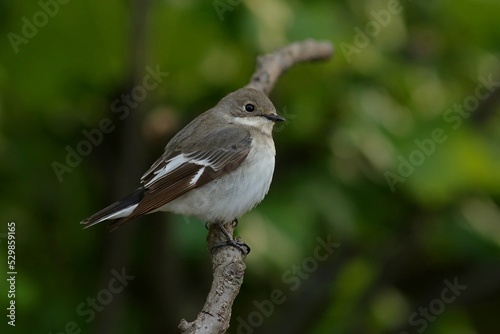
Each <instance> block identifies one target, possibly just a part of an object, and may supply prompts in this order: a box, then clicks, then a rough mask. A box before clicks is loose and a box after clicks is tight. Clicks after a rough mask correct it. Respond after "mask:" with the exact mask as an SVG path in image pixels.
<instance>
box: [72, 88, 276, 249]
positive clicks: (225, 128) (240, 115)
mask: <svg viewBox="0 0 500 334" xmlns="http://www.w3.org/2000/svg"><path fill="white" fill-rule="evenodd" d="M284 120H285V119H284V118H283V117H281V116H279V115H278V114H277V113H276V108H275V107H274V105H273V103H272V102H271V101H270V100H269V98H268V97H267V96H266V95H265V94H264V93H263V92H262V91H259V90H256V89H252V88H241V89H239V90H237V91H235V92H232V93H230V94H228V95H226V96H225V97H224V98H222V99H221V100H220V101H219V103H217V105H216V106H215V107H214V108H212V109H210V110H208V111H206V112H204V113H203V114H201V115H200V116H198V117H197V118H195V119H194V120H193V121H192V122H191V123H189V124H188V125H187V126H186V127H185V128H183V129H182V130H181V131H179V132H178V133H177V134H176V135H175V136H174V137H173V138H172V139H171V140H170V142H169V143H168V144H167V146H166V147H165V152H164V153H163V154H162V156H161V157H160V158H159V159H158V160H156V162H155V163H154V164H153V165H152V166H151V168H149V169H148V170H147V171H146V173H144V175H143V176H142V178H141V184H142V185H141V187H139V188H138V189H137V190H135V191H134V192H132V193H131V194H130V195H128V196H126V197H125V198H123V199H122V200H120V201H118V202H116V203H114V204H111V205H110V206H108V207H106V208H104V209H102V210H101V211H99V212H97V213H96V214H94V215H92V216H91V217H90V218H88V219H85V220H83V221H82V222H81V224H84V225H87V226H86V227H91V226H93V225H95V224H98V223H100V222H103V221H105V220H113V219H119V220H115V221H114V222H112V223H111V224H110V226H111V227H113V228H116V227H118V226H120V225H122V224H124V223H126V222H128V221H130V220H132V219H134V218H137V217H140V216H142V215H144V214H149V213H152V212H157V211H168V212H173V213H177V214H183V215H189V216H196V217H199V218H200V219H202V220H204V221H205V222H207V223H208V224H213V223H215V224H217V225H218V226H219V227H220V228H221V229H222V231H223V232H224V234H225V236H226V237H227V238H228V244H233V241H234V240H232V238H231V237H230V236H229V234H228V233H227V231H225V229H224V228H223V226H222V224H223V223H227V222H233V221H237V219H238V218H239V217H240V216H242V215H243V214H245V213H246V212H247V211H249V210H251V209H252V208H254V207H255V206H256V205H257V204H258V203H260V202H261V201H262V200H263V199H264V197H265V195H266V194H267V192H268V190H269V187H270V185H271V180H272V177H273V172H274V158H275V155H276V150H275V147H274V141H273V138H272V130H273V126H274V124H275V123H276V122H283V121H284Z"/></svg>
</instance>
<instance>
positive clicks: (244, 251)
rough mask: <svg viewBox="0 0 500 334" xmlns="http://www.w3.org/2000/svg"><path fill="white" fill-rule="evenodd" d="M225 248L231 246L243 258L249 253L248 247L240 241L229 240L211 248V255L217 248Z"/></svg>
mask: <svg viewBox="0 0 500 334" xmlns="http://www.w3.org/2000/svg"><path fill="white" fill-rule="evenodd" d="M226 246H231V247H234V248H236V249H238V250H239V251H240V252H241V254H243V256H247V255H248V254H249V253H250V247H249V246H248V245H247V244H246V243H244V242H243V241H241V240H238V239H231V240H226V241H224V242H221V243H218V244H217V245H215V246H214V247H212V253H213V252H214V251H215V250H216V249H219V248H222V247H226Z"/></svg>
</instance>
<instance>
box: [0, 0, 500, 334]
mask: <svg viewBox="0 0 500 334" xmlns="http://www.w3.org/2000/svg"><path fill="white" fill-rule="evenodd" d="M41 3H50V4H52V6H54V5H53V4H54V3H56V2H54V1H50V0H47V1H45V2H44V0H42V2H41ZM214 3H215V4H218V5H219V6H220V5H223V4H226V6H229V7H225V8H226V9H230V10H226V11H224V12H223V13H221V12H220V10H221V8H222V7H217V8H219V13H218V11H217V9H216V6H215V5H214ZM230 3H232V4H234V5H230ZM238 3H239V4H238ZM392 5H394V1H384V0H356V1H347V0H346V1H327V0H316V1H298V0H296V1H283V0H267V1H263V0H260V1H259V0H245V1H242V2H239V1H225V0H220V1H215V2H213V1H199V0H189V1H178V0H170V1H139V0H137V1H128V2H125V1H117V0H108V1H96V0H87V1H68V2H67V3H65V4H58V5H57V12H55V8H56V7H52V11H54V15H52V16H53V17H50V18H49V19H48V20H47V22H46V24H43V25H41V27H39V28H38V29H37V30H38V31H37V32H36V34H35V36H34V37H32V38H27V39H26V40H25V42H23V43H21V44H18V45H17V46H16V47H13V45H12V43H11V41H10V40H9V39H12V36H13V35H9V34H10V33H14V34H17V35H18V36H21V37H22V36H23V31H22V29H23V25H24V24H25V21H23V18H24V17H25V18H26V19H27V20H28V21H30V22H33V16H34V15H37V14H36V13H38V12H40V11H41V10H42V7H41V5H40V3H37V2H35V1H31V2H20V1H6V0H3V1H0V36H2V37H1V39H0V158H1V161H2V164H1V165H0V175H1V176H2V191H1V193H0V222H1V224H2V225H1V226H2V228H1V230H0V247H1V253H0V254H6V247H7V244H6V233H7V223H8V222H10V221H14V222H16V241H17V244H16V245H17V251H16V269H17V272H18V275H17V281H16V306H17V318H16V327H15V328H12V327H10V326H7V325H6V322H7V320H6V316H5V314H6V313H7V311H6V307H7V303H8V299H7V287H6V284H5V282H6V281H5V279H6V274H5V273H6V272H7V266H6V261H5V260H4V259H5V258H6V256H5V257H4V256H2V261H0V272H1V275H0V278H1V282H2V284H1V285H0V286H1V287H2V291H0V305H1V309H2V312H1V313H2V317H1V319H2V320H1V324H0V326H1V327H0V328H4V326H5V328H6V331H4V330H2V332H3V333H4V332H5V333H11V332H12V333H73V332H74V333H158V332H167V333H174V332H176V326H177V324H178V323H179V321H180V319H181V318H183V317H185V318H187V319H188V320H192V319H194V318H195V316H196V314H197V312H198V311H199V310H200V309H201V306H202V304H203V302H204V298H205V296H206V293H207V291H208V289H209V286H210V282H211V270H210V264H209V263H208V257H207V255H206V249H205V235H206V230H205V229H204V227H203V224H202V222H199V221H196V220H195V219H191V218H187V217H178V216H173V215H169V214H154V215H151V216H148V217H144V218H140V219H138V220H137V221H135V222H133V223H131V224H128V225H127V226H124V227H123V228H121V229H120V230H118V231H117V232H114V233H111V234H110V233H108V232H107V231H106V229H105V228H104V226H97V227H95V228H93V229H90V230H82V228H81V226H80V225H79V224H78V223H79V221H80V220H82V219H83V218H86V217H88V216H89V215H90V214H92V213H93V212H95V211H97V210H99V209H100V208H102V207H104V206H105V205H107V204H109V203H111V202H113V201H115V200H117V199H119V198H120V197H121V196H124V195H126V194H127V193H128V192H130V191H132V190H133V189H135V187H137V186H138V180H139V178H140V176H141V175H142V172H143V171H144V170H146V169H147V168H148V167H149V165H150V164H151V163H152V162H154V160H155V159H156V157H157V156H158V155H159V154H160V153H161V152H162V149H163V146H164V145H165V143H166V142H167V140H168V139H169V138H170V137H171V136H172V135H173V134H174V133H175V132H176V131H178V130H179V129H180V128H181V127H182V126H183V125H185V124H187V122H188V121H189V120H191V119H192V118H194V117H195V116H196V115H198V114H199V113H201V112H202V111H204V110H206V109H208V108H210V107H211V106H213V105H214V104H215V103H216V102H217V101H218V99H219V98H221V97H222V96H224V95H225V94H227V93H228V92H230V91H233V90H235V89H237V88H239V87H241V86H243V85H244V84H246V82H247V81H248V80H249V78H250V75H251V73H252V72H253V69H254V66H255V57H256V56H257V55H258V54H262V53H266V52H271V51H273V50H274V49H276V48H277V47H280V46H283V45H285V44H287V43H289V42H292V41H297V40H302V39H305V38H315V39H325V40H329V41H331V42H333V43H334V44H335V45H336V48H337V52H336V55H335V56H334V58H333V59H332V60H331V61H329V62H326V63H314V64H306V65H300V66H297V67H294V68H292V69H291V70H290V71H289V72H288V73H287V74H286V75H284V76H283V77H281V79H280V80H279V82H278V84H277V86H276V87H275V89H274V91H273V93H272V95H271V98H272V100H273V101H274V103H275V105H276V107H277V109H278V111H279V112H280V113H281V114H283V115H284V116H285V117H286V118H287V120H288V121H287V123H285V125H284V126H282V127H280V128H278V129H277V130H278V131H276V132H275V142H276V146H277V152H278V155H277V165H276V171H275V177H274V181H273V185H272V187H271V190H270V193H269V194H268V196H267V197H266V199H265V201H264V202H263V203H262V204H260V205H259V206H258V207H257V208H256V209H255V210H253V211H252V212H250V213H248V214H247V215H245V216H244V217H242V218H241V219H240V225H239V227H238V229H237V234H238V235H240V236H241V237H242V239H243V240H245V241H246V242H247V243H248V244H249V245H250V246H251V247H252V253H251V254H250V255H249V257H248V258H247V265H248V268H247V272H246V276H245V282H244V286H243V288H242V291H241V293H240V295H239V297H238V298H237V300H236V303H235V305H234V308H233V318H232V326H231V328H230V330H229V332H230V333H252V332H253V333H314V334H320V333H374V334H376V333H405V332H406V333H422V332H425V333H429V334H432V333H458V334H460V333H463V334H466V333H467V334H470V333H496V332H497V331H496V330H495V328H497V327H498V319H497V318H498V314H499V313H500V257H499V255H500V210H499V201H500V173H499V167H500V154H499V153H500V148H499V145H498V143H499V139H500V116H499V115H500V113H499V112H500V91H499V90H498V89H496V90H494V91H492V92H491V93H490V94H488V97H487V98H485V99H483V100H481V101H480V103H479V104H478V105H477V106H475V107H474V108H473V109H474V110H473V111H472V112H471V113H470V115H469V114H467V115H465V114H464V115H465V116H463V115H461V116H460V117H459V118H458V119H459V120H460V122H461V123H460V125H458V126H457V127H456V129H455V128H453V127H452V125H454V124H455V125H456V124H458V123H455V122H449V121H446V118H445V117H446V116H445V115H448V116H449V117H451V116H454V117H457V115H459V114H457V113H455V112H454V111H453V108H454V106H455V104H459V105H460V104H464V103H467V101H469V102H470V101H474V100H473V99H472V97H474V96H475V94H476V93H475V90H476V87H477V86H478V85H479V84H480V83H481V79H479V78H484V79H488V78H491V80H493V81H494V82H498V81H500V59H499V55H500V49H499V43H498V41H499V40H500V24H499V21H498V13H499V10H500V2H498V1H495V0H481V1H479V0H478V1H474V0H456V1H446V0H436V1H410V0H402V1H401V4H400V6H401V7H402V8H401V9H402V10H401V12H400V13H395V14H391V15H390V17H389V18H388V20H387V22H384V25H385V26H382V25H381V24H380V23H374V22H377V21H376V15H375V16H374V13H380V11H381V10H385V11H387V10H388V8H389V6H392ZM221 18H222V20H221ZM39 19H40V18H39ZM377 24H378V29H377ZM358 29H359V30H358ZM367 29H368V30H367ZM370 29H373V30H370ZM359 31H362V32H365V33H366V34H367V35H366V36H365V37H364V39H363V37H359V36H358V37H357V40H356V35H357V34H358V35H359V34H360V33H359ZM9 36H10V37H9ZM23 38H24V37H23ZM356 41H357V42H356ZM356 43H357V44H356ZM352 47H356V49H352ZM16 49H17V52H16ZM147 66H149V67H150V68H155V67H156V66H159V68H160V69H161V70H162V71H164V72H168V73H169V75H168V76H167V77H166V78H165V79H164V80H163V81H162V82H161V83H160V84H159V86H158V88H156V89H154V90H152V91H151V92H149V93H148V95H147V98H146V99H145V100H144V101H141V102H140V103H138V106H137V107H135V108H131V111H130V115H129V116H128V117H126V118H125V119H124V120H121V119H120V118H119V117H118V116H119V115H118V114H116V113H113V112H112V109H111V105H112V103H113V101H115V100H116V99H120V96H121V95H122V94H129V93H130V92H131V91H132V90H133V89H134V87H136V86H137V85H138V84H141V82H142V79H143V78H144V76H145V75H146V74H147V71H146V69H145V68H146V67H147ZM483 92H484V90H483ZM450 108H451V109H450ZM450 110H451V111H450ZM103 118H109V119H111V120H112V122H113V125H115V130H114V131H112V132H111V133H109V134H104V135H103V139H102V142H101V143H99V145H96V146H93V148H92V151H91V153H90V154H88V156H86V157H83V158H82V161H81V163H79V164H78V165H77V166H76V167H74V168H71V170H72V171H71V172H66V173H64V174H63V175H62V182H59V180H58V177H57V176H56V173H55V172H54V169H53V163H54V162H59V163H61V164H65V163H66V162H65V159H66V155H67V147H68V146H69V147H71V148H73V149H76V147H77V145H78V144H79V143H80V142H81V141H82V140H85V136H84V134H83V133H82V131H83V130H87V131H90V130H92V129H96V128H98V126H99V122H100V121H101V120H102V119H103ZM455 119H456V118H455ZM456 122H458V120H457V121H456ZM435 129H441V130H442V136H444V137H446V140H444V142H443V143H436V142H434V148H433V149H431V148H430V147H431V146H432V145H431V144H428V145H430V146H428V147H429V150H430V151H429V152H431V153H429V154H424V153H422V154H420V156H421V157H423V158H421V159H420V160H418V154H419V153H415V152H417V151H421V149H420V148H419V146H418V145H417V144H416V142H415V141H416V140H417V141H420V142H426V143H429V140H430V138H432V133H433V131H434V130H435ZM412 154H413V159H417V160H415V161H418V166H415V167H414V171H413V172H411V175H409V176H408V177H404V178H402V179H400V181H401V182H397V183H396V184H395V185H394V189H393V190H394V191H392V190H391V187H390V186H389V184H388V182H387V172H392V173H395V175H397V174H398V168H402V167H401V161H402V160H401V159H403V160H409V159H410V158H411V157H412ZM407 168H408V167H407ZM318 238H320V239H322V240H328V239H329V240H331V241H332V242H335V243H338V244H339V246H338V248H337V249H336V250H335V252H334V253H333V254H332V255H331V256H329V257H328V259H326V260H324V261H316V260H312V258H311V257H314V254H315V249H316V247H318V245H319V244H318V241H317V240H318ZM122 268H125V269H126V272H127V274H129V275H133V276H135V278H134V279H133V280H132V281H130V282H129V284H128V285H127V286H125V287H124V288H123V291H122V292H120V293H117V294H114V295H113V296H112V300H110V301H109V303H107V304H106V305H104V306H103V307H102V311H100V312H96V313H95V318H94V319H92V320H89V317H88V316H87V315H86V316H82V315H81V314H79V313H78V312H77V309H78V306H79V305H80V304H81V303H84V304H85V303H87V302H88V299H87V298H95V297H96V296H98V295H99V293H100V291H102V289H104V288H106V287H107V286H108V284H109V282H110V279H111V278H112V277H113V276H112V270H113V269H116V270H118V271H121V269H122ZM297 268H302V269H300V272H299V271H297V270H298V269H297ZM291 279H293V280H292V281H293V282H294V283H293V284H292V283H291ZM455 280H458V282H459V283H460V284H461V285H465V286H467V288H466V289H465V290H464V291H463V292H461V293H460V295H459V296H458V297H456V299H455V300H454V301H453V302H450V303H444V304H443V303H441V304H439V301H436V300H439V299H441V298H442V297H441V296H442V293H443V289H445V288H446V282H454V281H455ZM275 290H279V291H281V292H282V294H283V296H282V297H283V298H284V299H283V298H281V299H280V303H274V304H272V307H271V306H269V302H263V301H268V300H270V296H271V294H272V292H273V291H275ZM257 305H260V306H262V305H267V309H265V310H264V311H262V310H259V306H257ZM439 305H444V309H443V308H439ZM431 306H432V307H434V308H432V309H434V310H435V311H436V310H438V311H439V312H434V314H432V312H431V313H429V314H428V316H424V315H423V313H421V312H423V311H422V309H424V308H429V307H431ZM436 307H437V309H436ZM415 312H416V313H417V314H416V315H415ZM411 319H413V320H411ZM423 319H424V320H423ZM87 320H88V321H87ZM243 323H247V324H248V325H242V324H243ZM68 324H69V325H68Z"/></svg>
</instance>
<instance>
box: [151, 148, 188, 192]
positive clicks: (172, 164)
mask: <svg viewBox="0 0 500 334" xmlns="http://www.w3.org/2000/svg"><path fill="white" fill-rule="evenodd" d="M188 161H189V160H187V159H186V157H185V156H184V154H179V155H178V156H176V157H174V158H172V159H170V160H169V161H168V163H167V164H166V165H165V167H163V168H161V169H158V170H157V171H154V174H155V177H153V178H152V179H151V181H149V182H148V183H146V184H145V185H144V187H146V188H147V187H149V186H150V185H152V184H153V183H155V182H156V181H157V180H158V179H160V178H162V177H163V176H165V175H166V174H167V173H170V172H171V171H173V170H174V169H176V168H179V166H181V165H182V164H184V163H186V162H188Z"/></svg>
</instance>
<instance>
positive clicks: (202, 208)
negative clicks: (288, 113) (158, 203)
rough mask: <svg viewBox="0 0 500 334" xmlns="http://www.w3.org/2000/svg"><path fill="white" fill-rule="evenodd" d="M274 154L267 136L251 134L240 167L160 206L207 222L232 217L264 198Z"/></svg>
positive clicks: (269, 180)
mask: <svg viewBox="0 0 500 334" xmlns="http://www.w3.org/2000/svg"><path fill="white" fill-rule="evenodd" d="M255 138H258V140H256V139H255ZM275 154H276V151H275V148H274V142H273V140H272V138H271V137H270V136H258V137H254V140H253V142H252V147H251V149H250V152H249V154H248V156H247V158H246V159H245V161H244V162H243V163H242V165H241V166H240V167H238V168H237V169H236V170H234V171H232V172H231V173H229V174H227V175H225V176H223V177H221V178H220V179H218V180H214V181H212V182H210V183H208V184H206V185H204V186H203V187H200V188H198V189H195V190H192V191H190V192H188V193H187V194H185V195H183V196H181V197H179V198H177V199H175V200H173V201H172V202H170V203H168V204H166V205H164V206H163V207H162V208H160V210H161V211H170V212H175V213H179V214H186V215H193V216H197V217H199V218H201V219H203V220H204V221H206V222H215V221H232V220H233V219H234V218H238V217H240V216H242V215H243V214H245V213H246V212H247V211H249V210H251V209H252V208H253V207H254V206H255V205H257V204H258V203H260V202H261V201H262V200H263V199H264V197H265V195H266V194H267V192H268V190H269V187H270V185H271V180H272V177H273V172H274V156H275Z"/></svg>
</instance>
